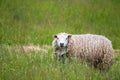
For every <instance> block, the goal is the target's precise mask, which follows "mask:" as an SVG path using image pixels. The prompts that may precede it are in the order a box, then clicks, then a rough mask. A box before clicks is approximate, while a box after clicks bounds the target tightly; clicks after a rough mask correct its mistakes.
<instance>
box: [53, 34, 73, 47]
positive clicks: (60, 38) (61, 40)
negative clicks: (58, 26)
mask: <svg viewBox="0 0 120 80" xmlns="http://www.w3.org/2000/svg"><path fill="white" fill-rule="evenodd" d="M71 36H72V35H70V34H67V33H59V34H57V35H54V38H55V39H56V42H57V46H59V47H61V48H62V47H66V46H67V44H68V42H69V39H70V38H71Z"/></svg>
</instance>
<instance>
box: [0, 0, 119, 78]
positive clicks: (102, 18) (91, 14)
mask: <svg viewBox="0 0 120 80" xmlns="http://www.w3.org/2000/svg"><path fill="white" fill-rule="evenodd" d="M119 8H120V1H119V0H0V80H119V79H120V69H119V66H120V54H119V53H120V52H118V53H115V63H114V65H113V66H112V68H111V70H110V72H109V76H108V78H106V76H105V74H104V73H99V71H98V70H95V69H91V68H90V67H88V66H86V65H85V64H84V65H81V64H79V63H76V62H74V61H73V62H71V63H66V64H60V63H59V62H55V61H54V59H53V56H52V55H53V54H52V52H53V51H52V47H51V43H52V40H53V35H54V34H56V33H59V32H67V33H71V34H86V33H91V34H99V35H104V36H106V37H107V38H109V39H110V40H111V41H112V44H113V48H114V49H120V22H119V21H120V10H119ZM31 44H32V45H39V46H42V45H48V46H50V48H49V49H47V51H48V52H47V53H46V54H44V53H42V52H39V51H34V52H15V51H14V50H13V49H11V46H16V45H31Z"/></svg>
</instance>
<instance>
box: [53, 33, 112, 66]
mask: <svg viewBox="0 0 120 80" xmlns="http://www.w3.org/2000/svg"><path fill="white" fill-rule="evenodd" d="M57 35H62V36H68V35H69V34H67V33H60V34H57ZM56 41H57V39H54V40H53V43H52V45H53V49H54V53H55V55H59V56H60V55H63V54H66V53H68V54H69V56H70V57H77V58H80V59H84V60H86V61H87V60H88V61H89V62H91V63H93V65H94V66H95V67H98V66H100V65H101V66H102V67H103V66H104V64H108V66H109V67H110V66H111V65H112V64H113V62H114V51H113V48H112V44H111V41H110V40H108V39H107V38H106V37H104V36H101V35H93V34H81V35H78V34H77V35H71V38H70V39H68V44H67V45H66V46H65V47H64V49H63V48H60V47H58V43H57V42H56ZM99 60H101V62H100V61H99Z"/></svg>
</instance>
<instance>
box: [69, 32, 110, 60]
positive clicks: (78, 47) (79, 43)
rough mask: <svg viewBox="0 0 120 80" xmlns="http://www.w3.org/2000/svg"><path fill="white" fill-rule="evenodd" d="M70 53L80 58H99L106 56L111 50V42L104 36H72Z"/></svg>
mask: <svg viewBox="0 0 120 80" xmlns="http://www.w3.org/2000/svg"><path fill="white" fill-rule="evenodd" d="M69 47H70V53H71V55H74V56H78V57H83V58H84V57H89V58H90V57H91V58H93V57H94V58H98V57H102V56H104V54H103V53H106V52H105V51H106V49H107V50H111V49H112V46H111V41H110V40H108V39H107V38H106V37H104V36H100V35H92V34H84V35H72V37H71V40H70V44H69ZM107 54H112V53H111V52H109V53H107Z"/></svg>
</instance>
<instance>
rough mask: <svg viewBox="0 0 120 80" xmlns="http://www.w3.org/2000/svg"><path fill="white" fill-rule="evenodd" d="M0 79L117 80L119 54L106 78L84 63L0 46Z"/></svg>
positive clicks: (118, 77)
mask: <svg viewBox="0 0 120 80" xmlns="http://www.w3.org/2000/svg"><path fill="white" fill-rule="evenodd" d="M1 49H2V50H1V51H0V52H1V53H0V65H1V66H0V73H1V75H0V80H119V79H120V76H119V75H120V69H119V66H120V64H119V63H120V58H119V57H120V55H119V54H116V56H115V64H114V65H113V66H112V68H111V70H110V72H109V76H108V78H107V77H106V76H105V73H99V71H98V70H95V69H92V68H91V67H88V66H86V65H85V64H80V63H77V62H75V61H72V62H71V63H67V62H66V63H65V64H60V62H56V61H54V59H53V56H52V49H49V52H48V54H43V53H39V52H31V53H23V54H22V53H15V52H13V51H12V50H11V48H10V47H9V46H4V47H3V46H1Z"/></svg>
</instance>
